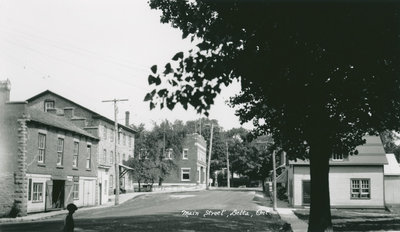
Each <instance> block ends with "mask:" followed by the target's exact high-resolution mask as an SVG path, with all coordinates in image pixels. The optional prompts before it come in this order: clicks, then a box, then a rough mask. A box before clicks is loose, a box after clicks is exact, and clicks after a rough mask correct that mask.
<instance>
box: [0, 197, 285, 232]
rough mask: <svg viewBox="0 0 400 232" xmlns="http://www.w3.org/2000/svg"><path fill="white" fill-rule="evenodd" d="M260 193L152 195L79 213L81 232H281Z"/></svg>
mask: <svg viewBox="0 0 400 232" xmlns="http://www.w3.org/2000/svg"><path fill="white" fill-rule="evenodd" d="M270 211H271V209H270V208H269V207H265V199H262V198H260V197H257V196H256V194H255V191H246V190H243V191H219V190H213V191H192V192H181V193H163V194H146V195H141V196H137V197H135V198H134V199H131V200H127V201H126V202H124V203H123V204H120V205H118V206H111V207H102V208H94V209H86V210H78V211H77V212H76V213H75V214H74V218H75V227H76V230H75V231H87V232H90V231H279V230H282V229H283V228H282V223H281V224H279V223H276V222H280V221H279V216H278V215H277V214H271V212H270ZM65 216H66V215H65V214H64V215H58V216H54V217H52V218H50V219H44V220H40V221H35V222H22V223H14V224H1V225H0V231H32V232H35V231H44V232H45V231H61V230H62V227H63V220H64V218H65Z"/></svg>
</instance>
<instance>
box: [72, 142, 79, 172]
mask: <svg viewBox="0 0 400 232" xmlns="http://www.w3.org/2000/svg"><path fill="white" fill-rule="evenodd" d="M75 144H77V145H78V146H77V149H76V150H75ZM78 161H79V141H76V140H74V145H73V154H72V167H73V168H77V167H78V163H79V162H78Z"/></svg>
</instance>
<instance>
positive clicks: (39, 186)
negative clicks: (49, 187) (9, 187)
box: [32, 183, 43, 202]
mask: <svg viewBox="0 0 400 232" xmlns="http://www.w3.org/2000/svg"><path fill="white" fill-rule="evenodd" d="M32 201H33V202H43V183H33V196H32Z"/></svg>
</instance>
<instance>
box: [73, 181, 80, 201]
mask: <svg viewBox="0 0 400 232" xmlns="http://www.w3.org/2000/svg"><path fill="white" fill-rule="evenodd" d="M72 195H73V198H74V200H79V182H74V189H73V191H72Z"/></svg>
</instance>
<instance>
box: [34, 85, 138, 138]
mask: <svg viewBox="0 0 400 232" xmlns="http://www.w3.org/2000/svg"><path fill="white" fill-rule="evenodd" d="M47 93H51V94H54V95H56V96H57V97H59V98H62V99H63V100H66V101H68V102H70V103H72V104H75V105H77V106H79V107H82V108H83V109H85V110H87V111H89V112H91V113H93V114H94V115H97V116H98V117H99V118H102V119H103V120H105V121H108V122H111V123H113V124H114V123H115V122H114V121H113V120H111V119H109V118H107V117H105V116H103V115H101V114H99V113H97V112H95V111H93V110H91V109H89V108H87V107H85V106H82V105H80V104H78V103H76V102H74V101H72V100H70V99H68V98H66V97H63V96H61V95H59V94H57V93H55V92H53V91H51V90H49V89H47V90H45V91H43V92H41V93H38V94H36V95H34V96H33V97H31V98H28V99H27V100H26V102H30V101H33V100H35V99H37V98H39V97H41V96H43V95H45V94H47ZM118 125H119V126H121V127H122V128H124V129H125V130H128V131H130V132H132V133H137V131H136V130H134V129H133V128H131V127H127V126H125V125H123V124H120V123H118Z"/></svg>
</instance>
